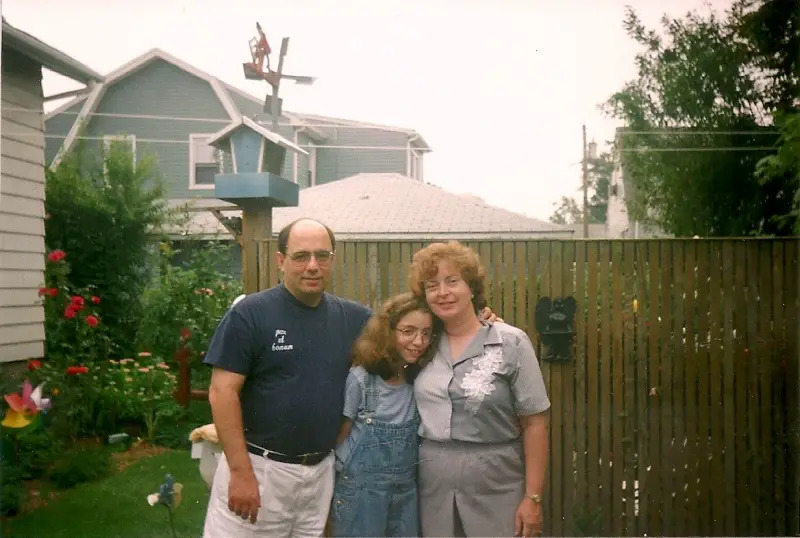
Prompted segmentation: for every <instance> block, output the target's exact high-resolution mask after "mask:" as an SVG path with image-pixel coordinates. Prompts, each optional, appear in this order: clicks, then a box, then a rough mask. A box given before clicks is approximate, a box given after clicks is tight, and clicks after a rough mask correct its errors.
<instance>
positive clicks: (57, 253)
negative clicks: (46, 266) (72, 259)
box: [47, 250, 67, 263]
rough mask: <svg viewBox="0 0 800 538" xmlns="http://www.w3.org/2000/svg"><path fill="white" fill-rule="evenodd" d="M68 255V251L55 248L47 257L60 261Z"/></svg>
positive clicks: (52, 260)
mask: <svg viewBox="0 0 800 538" xmlns="http://www.w3.org/2000/svg"><path fill="white" fill-rule="evenodd" d="M66 257H67V253H66V252H64V251H63V250H54V251H52V252H51V253H50V254H48V255H47V259H48V260H50V261H51V262H54V263H55V262H60V261H61V260H63V259H64V258H66Z"/></svg>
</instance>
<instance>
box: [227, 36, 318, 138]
mask: <svg viewBox="0 0 800 538" xmlns="http://www.w3.org/2000/svg"><path fill="white" fill-rule="evenodd" d="M256 30H258V37H254V38H252V39H251V40H250V42H249V45H250V56H252V59H253V61H252V62H247V63H244V64H242V67H243V68H244V77H245V78H246V79H248V80H266V81H267V82H268V83H269V85H270V86H272V99H271V102H270V105H271V108H270V115H272V128H273V130H274V131H277V129H278V116H279V110H278V90H279V89H280V85H281V80H283V79H286V80H293V81H294V82H295V83H296V84H312V83H313V82H314V77H308V76H300V75H286V74H284V72H283V58H284V56H286V52H287V51H288V50H289V38H288V37H284V38H283V40H282V41H281V51H280V55H279V56H278V68H277V70H275V71H273V70H272V68H271V67H270V61H269V55H270V53H271V52H272V49H271V48H270V46H269V42H268V41H267V36H266V35H265V34H264V31H263V30H262V29H261V24H259V23H256ZM264 60H266V62H267V68H266V71H265V70H264ZM265 105H266V103H265ZM265 108H266V106H265Z"/></svg>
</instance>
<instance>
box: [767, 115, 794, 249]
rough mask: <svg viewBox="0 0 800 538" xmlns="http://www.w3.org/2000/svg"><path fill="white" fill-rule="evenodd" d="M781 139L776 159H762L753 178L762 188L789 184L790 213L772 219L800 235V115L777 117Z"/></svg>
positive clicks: (774, 156)
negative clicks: (791, 189) (790, 192)
mask: <svg viewBox="0 0 800 538" xmlns="http://www.w3.org/2000/svg"><path fill="white" fill-rule="evenodd" d="M776 123H778V125H779V126H780V132H781V136H780V139H779V140H778V143H779V149H778V152H777V153H776V154H775V155H770V156H768V157H764V158H763V159H761V161H759V162H758V164H757V166H756V175H757V177H758V179H759V181H760V182H761V184H762V185H770V184H774V183H779V184H781V183H788V184H790V185H792V186H793V188H794V198H793V200H792V207H791V210H790V211H789V212H788V213H786V214H784V215H781V214H779V215H774V216H773V217H772V218H773V220H774V221H775V222H776V223H777V224H778V225H779V226H783V225H784V224H786V225H788V226H793V231H794V233H795V234H800V113H797V112H796V113H794V114H788V115H784V116H781V115H779V116H777V121H776Z"/></svg>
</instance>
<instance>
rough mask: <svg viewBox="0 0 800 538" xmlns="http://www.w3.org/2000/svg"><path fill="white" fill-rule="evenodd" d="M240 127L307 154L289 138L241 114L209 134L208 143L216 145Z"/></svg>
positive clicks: (306, 153)
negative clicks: (236, 118)
mask: <svg viewBox="0 0 800 538" xmlns="http://www.w3.org/2000/svg"><path fill="white" fill-rule="evenodd" d="M242 127H247V128H249V129H250V130H252V131H255V132H256V133H258V134H259V135H261V136H263V137H264V138H266V139H267V140H269V141H270V142H272V143H273V144H277V145H279V146H281V147H283V148H286V149H288V150H291V151H296V152H297V153H301V154H303V155H308V152H307V151H306V150H304V149H303V148H301V147H300V146H298V145H297V144H295V143H294V142H292V141H291V140H288V139H287V138H284V137H282V136H281V135H279V134H278V133H276V132H273V131H270V130H269V129H267V128H266V127H264V126H263V125H259V124H258V123H256V122H254V121H253V120H251V119H250V118H248V117H246V116H241V118H240V119H238V120H235V121H233V122H231V123H230V124H228V125H227V126H225V128H223V129H222V130H221V131H217V132H216V133H214V134H213V135H211V138H210V139H209V141H208V144H209V145H211V146H216V145H217V144H218V143H219V142H221V141H222V140H225V139H226V138H228V137H229V136H230V135H231V134H232V133H233V132H234V131H235V130H237V129H240V128H242Z"/></svg>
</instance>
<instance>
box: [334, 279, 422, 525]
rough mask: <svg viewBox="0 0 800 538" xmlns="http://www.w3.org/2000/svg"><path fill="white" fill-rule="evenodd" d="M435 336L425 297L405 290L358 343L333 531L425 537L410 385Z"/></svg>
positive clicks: (350, 377) (339, 449)
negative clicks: (418, 487) (418, 483)
mask: <svg viewBox="0 0 800 538" xmlns="http://www.w3.org/2000/svg"><path fill="white" fill-rule="evenodd" d="M432 338H433V316H432V315H431V312H430V310H429V309H428V306H427V305H426V303H425V301H424V300H423V299H421V298H417V297H416V296H414V294H412V293H404V294H401V295H398V296H396V297H393V298H392V299H389V300H388V301H387V302H386V303H385V304H384V305H383V308H382V309H381V310H380V311H379V312H378V313H377V314H376V315H374V316H373V317H372V318H371V319H370V320H369V322H368V323H367V326H366V328H365V329H364V332H363V333H362V335H361V337H360V338H359V339H358V340H357V341H356V344H355V348H354V358H353V368H352V370H351V371H350V373H349V375H348V378H347V383H346V387H345V403H344V412H343V414H344V420H343V424H342V429H341V432H340V434H339V446H338V447H337V449H336V459H337V470H338V473H337V478H336V485H335V488H334V495H333V507H332V524H333V535H334V536H419V515H418V506H417V504H418V498H417V485H416V478H417V472H416V468H417V454H418V437H417V429H418V427H419V419H418V415H417V412H416V406H415V405H414V392H413V389H412V385H411V383H412V382H413V380H414V377H415V375H416V373H417V372H418V369H417V368H416V364H417V363H418V361H419V360H420V359H421V358H422V357H423V356H424V355H425V353H426V352H427V350H428V348H429V346H430V343H431V339H432Z"/></svg>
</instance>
